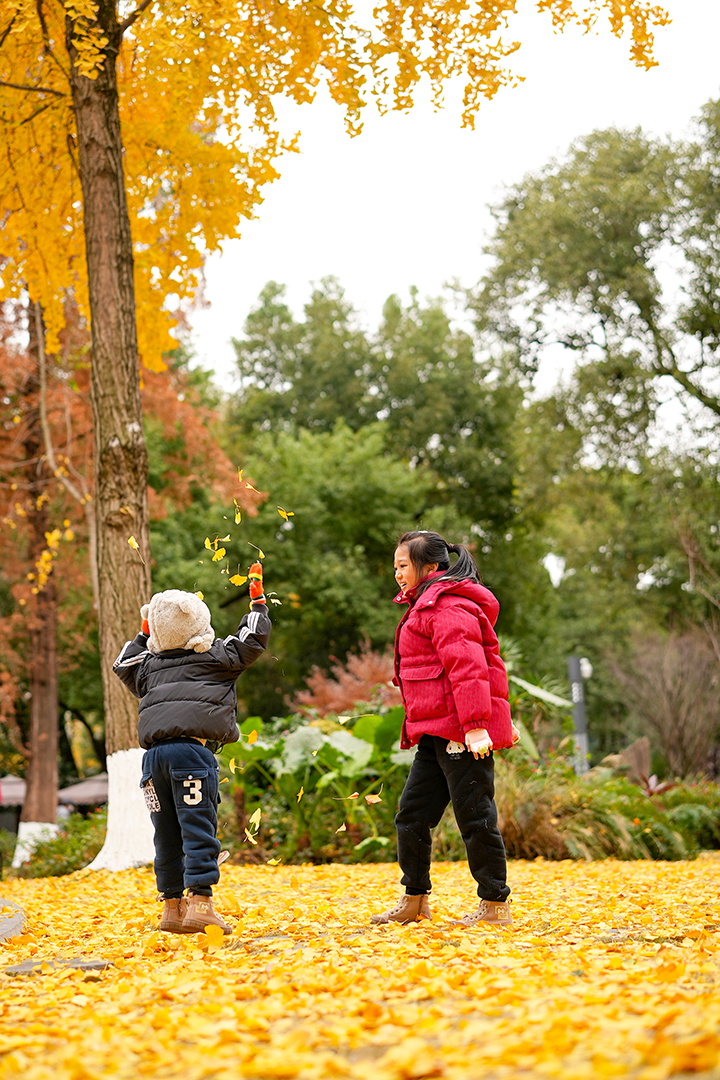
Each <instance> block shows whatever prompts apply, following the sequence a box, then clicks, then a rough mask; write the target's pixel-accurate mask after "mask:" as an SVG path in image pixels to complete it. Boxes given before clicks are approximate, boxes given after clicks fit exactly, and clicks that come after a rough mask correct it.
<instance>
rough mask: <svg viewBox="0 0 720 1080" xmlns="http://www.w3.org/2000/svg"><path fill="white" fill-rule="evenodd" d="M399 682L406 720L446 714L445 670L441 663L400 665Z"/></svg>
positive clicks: (437, 718) (431, 717) (434, 718)
mask: <svg viewBox="0 0 720 1080" xmlns="http://www.w3.org/2000/svg"><path fill="white" fill-rule="evenodd" d="M400 682H401V683H402V690H403V697H404V699H405V709H406V713H407V718H408V720H439V719H440V718H441V717H444V716H447V714H448V706H447V699H446V696H445V672H444V670H443V666H442V664H439V663H437V662H435V663H432V664H413V665H412V666H409V665H408V666H407V667H403V666H401V667H400Z"/></svg>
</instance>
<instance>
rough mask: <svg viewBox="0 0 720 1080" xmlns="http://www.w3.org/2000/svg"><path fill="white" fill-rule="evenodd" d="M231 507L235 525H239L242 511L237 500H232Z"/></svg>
mask: <svg viewBox="0 0 720 1080" xmlns="http://www.w3.org/2000/svg"><path fill="white" fill-rule="evenodd" d="M233 507H234V508H235V524H236V525H239V524H240V522H241V521H242V509H241V507H240V503H239V502H238V501H237V499H233Z"/></svg>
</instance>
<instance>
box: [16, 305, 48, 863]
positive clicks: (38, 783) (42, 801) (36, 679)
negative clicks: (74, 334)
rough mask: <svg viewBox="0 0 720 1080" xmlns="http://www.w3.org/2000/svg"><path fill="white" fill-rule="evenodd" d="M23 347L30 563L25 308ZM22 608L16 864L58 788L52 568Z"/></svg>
mask: <svg viewBox="0 0 720 1080" xmlns="http://www.w3.org/2000/svg"><path fill="white" fill-rule="evenodd" d="M28 352H29V353H30V355H31V356H32V357H33V358H34V359H35V360H36V364H35V365H33V367H32V368H31V369H30V370H29V371H28V374H27V377H26V379H25V384H24V386H23V398H24V399H25V416H26V435H25V439H24V443H23V449H24V451H25V460H26V462H27V465H26V468H25V473H26V477H25V482H26V486H27V494H28V511H27V522H28V529H29V539H28V562H29V564H30V565H31V566H33V567H34V566H35V565H36V564H37V563H38V561H39V560H40V557H41V554H42V552H43V551H44V550H45V549H46V548H47V540H46V538H45V534H46V532H48V531H49V521H48V514H47V508H46V505H45V500H44V495H45V489H46V487H47V483H48V477H47V475H46V474H45V468H44V464H43V459H42V431H41V427H40V409H39V400H38V394H39V387H40V382H39V373H38V372H39V369H38V366H37V336H36V334H35V333H34V320H33V318H32V310H31V311H30V345H29V349H28ZM33 572H35V573H36V578H35V586H34V588H35V589H37V591H36V592H35V593H34V594H33V596H32V600H31V603H30V605H29V610H28V613H27V619H28V626H29V629H30V658H29V662H28V692H29V694H30V733H29V738H28V751H29V754H30V756H29V759H28V765H27V772H26V781H27V791H26V795H25V803H24V805H23V809H22V814H21V815H20V829H19V831H18V843H17V847H16V850H15V856H14V859H13V865H14V866H20V865H22V863H23V862H24V861H25V860H26V859H27V858H28V857H29V856H30V855H31V853H32V849H33V847H34V843H35V841H37V839H39V838H40V837H42V836H43V835H46V834H50V833H53V832H55V831H56V829H57V824H56V816H57V791H58V686H57V644H56V637H55V635H56V630H57V610H56V609H57V601H56V595H55V582H54V580H53V576H52V571H51V572H50V574H49V576H48V578H47V581H45V582H44V583H43V582H42V581H41V580H40V579H39V577H38V576H37V572H36V571H33Z"/></svg>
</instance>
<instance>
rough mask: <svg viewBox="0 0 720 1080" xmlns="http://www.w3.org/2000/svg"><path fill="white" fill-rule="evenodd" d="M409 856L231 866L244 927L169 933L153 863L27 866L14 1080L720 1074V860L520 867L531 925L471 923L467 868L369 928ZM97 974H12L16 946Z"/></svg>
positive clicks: (2, 1067) (573, 1078) (12, 1022)
mask: <svg viewBox="0 0 720 1080" xmlns="http://www.w3.org/2000/svg"><path fill="white" fill-rule="evenodd" d="M398 878H399V873H398V869H397V866H395V865H393V864H375V865H355V866H346V865H339V864H334V865H321V866H310V865H304V866H293V867H292V868H289V867H285V866H282V865H276V866H270V865H260V866H230V867H227V866H225V867H223V872H222V880H221V883H220V886H219V887H218V888H217V890H216V903H217V907H218V909H219V910H220V911H221V912H222V913H223V914H224V915H225V916H226V917H227V918H228V919H229V920H230V921H231V922H232V924H233V926H234V928H235V932H234V934H233V935H232V937H225V938H223V937H222V936H221V935H219V934H217V933H213V932H212V931H210V933H208V934H198V935H174V934H162V933H159V932H158V931H157V929H156V928H157V924H158V918H159V911H160V905H159V904H158V903H157V902H156V901H155V887H154V881H153V876H152V873H151V871H150V869H149V868H143V869H140V870H128V871H124V872H121V873H114V874H113V873H109V872H104V871H103V872H91V871H86V870H85V871H78V872H77V873H75V874H71V875H68V876H67V877H64V878H51V879H34V880H33V879H31V880H13V881H7V882H4V883H3V885H2V891H3V895H4V896H5V897H6V898H7V899H10V900H14V901H15V902H17V903H19V904H20V905H21V906H22V907H23V908H24V909H25V911H26V912H27V915H28V924H27V927H26V931H25V933H24V934H23V935H22V936H21V937H19V938H11V939H9V940H8V941H6V942H5V943H4V944H2V945H0V1080H11V1078H12V1080H16V1078H17V1077H20V1076H22V1077H23V1078H24V1080H50V1078H51V1077H52V1080H100V1078H103V1077H105V1076H112V1077H117V1078H118V1080H136V1078H137V1077H138V1076H148V1077H153V1078H160V1080H161V1078H178V1080H179V1078H182V1080H212V1078H215V1077H217V1078H218V1080H220V1078H221V1077H222V1078H225V1077H227V1076H238V1077H241V1078H247V1080H272V1078H277V1080H295V1078H296V1077H297V1078H298V1080H316V1078H318V1080H319V1078H324V1077H332V1078H337V1077H340V1078H342V1077H348V1078H352V1080H421V1078H423V1077H435V1076H438V1077H445V1078H447V1080H478V1078H488V1080H517V1078H520V1077H522V1078H525V1080H535V1078H547V1077H557V1078H561V1080H585V1078H587V1080H591V1078H593V1080H594V1078H595V1077H598V1076H599V1077H604V1076H622V1077H630V1078H634V1080H665V1078H667V1077H675V1076H677V1077H685V1076H688V1075H689V1074H692V1075H693V1076H694V1077H696V1078H701V1077H708V1078H710V1077H718V1076H720V1072H719V1071H718V1062H719V1060H720V1059H719V1054H720V1035H719V1032H720V994H718V982H719V979H720V933H719V931H720V861H716V860H715V859H713V858H712V857H707V858H700V859H698V860H697V861H695V862H673V863H659V862H639V863H630V862H614V861H609V860H608V861H606V862H596V863H578V862H569V861H568V862H558V863H551V862H543V861H536V862H528V863H523V862H514V863H511V864H510V882H511V885H512V887H513V897H514V903H513V916H514V919H515V923H514V925H513V927H512V928H510V929H508V930H496V929H494V928H492V927H487V928H474V929H470V930H466V929H464V928H462V927H454V926H452V925H450V923H449V920H450V919H451V918H454V917H457V916H458V915H461V914H463V913H464V912H466V911H468V910H471V909H472V908H473V907H474V906H475V903H476V897H475V896H474V890H473V888H472V884H471V880H470V877H469V874H468V870H467V866H466V865H465V864H464V863H439V864H437V865H436V866H435V867H434V870H433V880H434V891H433V894H432V897H431V903H432V908H433V916H434V919H433V922H423V923H419V924H412V925H410V926H406V927H401V926H398V925H396V924H390V925H388V926H371V925H369V918H370V915H371V914H372V913H373V912H376V911H382V910H383V909H384V908H385V907H387V906H390V905H392V903H394V901H395V899H396V898H397V896H398V894H399V886H398ZM80 956H81V957H83V958H85V959H93V958H100V957H102V958H105V959H108V960H110V961H111V962H112V966H110V967H108V968H106V969H105V970H103V971H92V972H83V971H79V970H77V969H74V968H69V967H65V968H55V969H50V968H46V969H45V970H44V971H43V973H42V974H39V975H32V976H28V975H17V976H10V975H7V974H4V972H5V969H6V968H7V967H9V966H10V965H11V964H17V963H19V962H21V961H22V960H43V959H44V960H57V959H58V958H67V959H69V958H71V957H80Z"/></svg>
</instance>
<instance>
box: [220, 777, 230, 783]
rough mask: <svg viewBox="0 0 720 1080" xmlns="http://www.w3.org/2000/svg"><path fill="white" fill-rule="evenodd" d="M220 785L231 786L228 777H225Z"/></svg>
mask: <svg viewBox="0 0 720 1080" xmlns="http://www.w3.org/2000/svg"><path fill="white" fill-rule="evenodd" d="M220 783H221V784H229V783H230V781H229V780H228V778H227V776H223V778H222V780H221V781H220Z"/></svg>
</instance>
